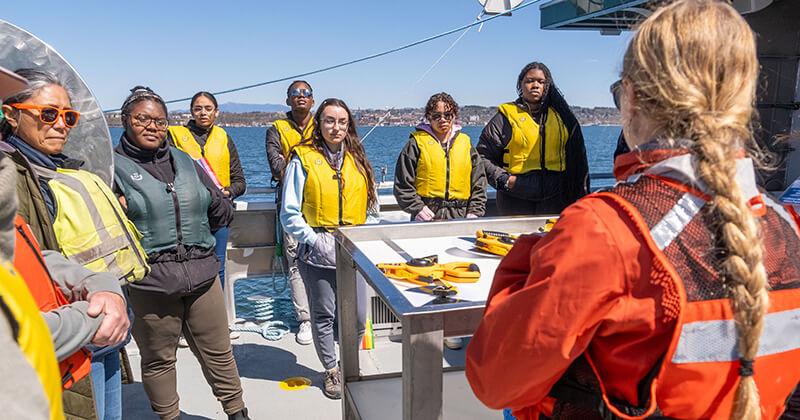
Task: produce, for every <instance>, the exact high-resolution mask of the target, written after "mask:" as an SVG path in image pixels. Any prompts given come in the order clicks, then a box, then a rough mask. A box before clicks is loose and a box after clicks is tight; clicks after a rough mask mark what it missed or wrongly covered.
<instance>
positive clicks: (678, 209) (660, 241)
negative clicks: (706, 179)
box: [650, 193, 705, 251]
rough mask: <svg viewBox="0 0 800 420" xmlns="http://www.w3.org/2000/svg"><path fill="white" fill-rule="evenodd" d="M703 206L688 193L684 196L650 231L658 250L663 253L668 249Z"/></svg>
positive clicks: (703, 202) (699, 199) (702, 202)
mask: <svg viewBox="0 0 800 420" xmlns="http://www.w3.org/2000/svg"><path fill="white" fill-rule="evenodd" d="M704 204H705V201H703V199H701V198H700V197H697V196H695V195H693V194H689V193H686V194H684V195H683V196H682V197H681V198H680V200H678V202H677V203H675V206H673V207H672V208H671V209H670V210H669V211H668V212H667V214H666V215H664V217H663V218H662V219H661V220H660V221H659V222H658V223H657V224H656V225H655V226H653V228H652V229H651V230H650V234H651V235H652V236H653V240H654V241H655V243H656V246H657V247H658V249H660V250H662V251H663V250H664V249H665V248H666V247H668V246H669V244H671V243H672V241H674V240H675V238H677V237H678V235H680V233H681V232H683V229H684V228H686V225H688V224H689V223H690V222H691V221H692V218H694V216H695V215H697V213H699V212H700V209H701V208H702V207H703V205H704Z"/></svg>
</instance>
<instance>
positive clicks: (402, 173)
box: [394, 127, 486, 220]
mask: <svg viewBox="0 0 800 420" xmlns="http://www.w3.org/2000/svg"><path fill="white" fill-rule="evenodd" d="M417 129H422V127H417ZM457 135H458V132H456V133H455V134H454V135H453V138H455V136H457ZM452 144H453V142H450V145H452ZM447 153H449V150H448V151H447ZM419 155H420V150H419V146H418V145H417V141H416V140H414V138H413V137H412V138H411V139H409V141H408V143H406V146H405V147H404V148H403V150H402V151H401V152H400V156H398V157H397V165H396V166H395V169H394V197H395V199H396V200H397V204H398V205H399V206H400V208H401V209H403V211H405V212H406V213H409V214H411V219H412V220H413V219H414V217H415V216H416V215H417V213H419V212H420V210H422V207H423V206H426V205H427V206H428V208H429V209H431V211H432V212H433V213H434V219H436V220H449V219H458V218H464V217H467V214H474V215H475V216H483V215H484V214H485V213H486V172H485V170H484V168H483V163H482V159H481V157H480V156H479V155H478V152H477V151H476V150H475V148H474V147H470V149H469V155H470V159H471V160H472V173H471V176H470V186H471V189H470V198H469V200H468V203H467V206H466V207H449V206H442V205H440V204H441V200H436V199H429V198H423V197H420V196H419V194H417V188H416V187H415V186H414V183H415V180H416V179H417V161H418V160H419Z"/></svg>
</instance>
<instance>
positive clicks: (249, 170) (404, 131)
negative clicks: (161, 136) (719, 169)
mask: <svg viewBox="0 0 800 420" xmlns="http://www.w3.org/2000/svg"><path fill="white" fill-rule="evenodd" d="M482 129H483V127H477V126H468V127H465V128H464V129H463V131H464V133H466V134H467V135H469V136H470V138H471V139H472V142H473V144H476V143H477V141H478V137H479V136H480V134H481V130H482ZM266 130H267V129H266V128H264V127H229V128H226V129H225V131H227V132H228V134H229V135H230V136H231V138H233V141H234V142H235V143H236V149H237V150H238V152H239V158H240V159H241V162H242V168H243V169H244V174H245V178H246V179H247V185H248V187H261V188H265V187H269V186H270V185H269V183H270V179H271V174H270V171H269V165H268V164H267V157H266V151H265V146H264V139H265V137H266ZM411 130H412V128H411V127H378V128H376V129H375V130H374V131H373V132H372V134H370V136H369V137H368V138H367V139H366V140H365V141H364V148H365V149H366V151H367V156H368V157H369V159H370V162H371V163H372V165H373V167H374V168H375V171H376V176H377V179H379V180H380V168H381V167H386V169H387V172H388V173H387V175H386V180H387V181H391V180H392V179H393V178H394V166H395V162H396V161H397V156H398V155H399V154H400V150H401V149H402V148H403V146H405V144H406V142H407V141H408V135H409V133H410V132H411ZM367 131H369V128H361V129H359V134H361V135H362V136H363V135H365V134H366V133H367ZM619 131H620V127H618V126H587V127H583V136H584V139H585V142H586V153H587V156H588V158H589V171H590V173H593V174H599V173H610V172H611V170H612V167H613V153H614V148H615V146H616V144H617V137H618V136H619ZM121 134H122V129H121V128H112V129H111V137H112V139H114V142H115V143H116V141H117V140H118V139H119V137H120V135H121ZM609 183H610V181H605V182H593V183H592V185H593V186H605V185H608V184H609ZM247 199H248V200H252V201H258V200H271V197H268V196H263V195H262V196H249V197H247ZM284 285H285V277H283V276H280V275H278V276H275V277H274V278H273V277H266V278H264V277H258V278H252V279H248V280H247V281H240V282H238V283H237V286H236V290H235V295H236V311H237V314H238V316H240V317H242V318H252V316H253V309H252V306H251V303H250V301H248V300H247V299H246V297H247V296H252V295H268V296H272V297H274V298H275V307H274V314H275V319H280V320H282V321H284V322H287V323H288V324H289V325H291V326H292V327H293V328H294V327H296V324H297V323H296V322H295V319H294V309H293V307H292V301H291V298H290V296H289V290H288V288H284Z"/></svg>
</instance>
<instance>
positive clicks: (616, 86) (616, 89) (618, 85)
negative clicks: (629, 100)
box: [608, 79, 622, 109]
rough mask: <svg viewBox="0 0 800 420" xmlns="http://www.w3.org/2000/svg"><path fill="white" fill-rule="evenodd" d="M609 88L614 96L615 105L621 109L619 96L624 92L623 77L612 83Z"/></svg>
mask: <svg viewBox="0 0 800 420" xmlns="http://www.w3.org/2000/svg"><path fill="white" fill-rule="evenodd" d="M608 90H609V91H610V92H611V97H612V98H614V106H615V107H617V109H619V97H620V95H621V94H622V79H619V80H617V81H616V82H614V83H612V84H611V86H610V87H609V88H608Z"/></svg>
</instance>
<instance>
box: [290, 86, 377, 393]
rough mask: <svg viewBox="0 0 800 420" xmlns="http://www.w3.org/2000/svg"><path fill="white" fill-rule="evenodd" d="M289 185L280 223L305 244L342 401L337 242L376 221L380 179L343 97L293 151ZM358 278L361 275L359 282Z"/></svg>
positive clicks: (316, 327) (312, 293)
mask: <svg viewBox="0 0 800 420" xmlns="http://www.w3.org/2000/svg"><path fill="white" fill-rule="evenodd" d="M291 156H292V158H291V160H290V161H289V165H288V166H287V167H286V174H285V177H284V183H285V184H284V187H283V204H282V208H281V223H282V224H283V227H284V228H285V229H286V232H287V233H289V234H290V235H292V236H294V238H295V239H296V240H297V242H299V243H300V246H299V249H298V264H297V265H298V268H299V269H300V275H301V276H302V278H303V281H304V282H305V283H306V291H308V296H309V303H310V304H311V317H312V324H313V328H312V331H313V333H314V344H315V345H316V348H317V355H318V356H319V359H320V361H321V362H322V366H323V368H325V372H324V379H323V383H324V386H323V392H324V393H325V395H326V396H327V397H328V398H332V399H339V398H341V397H342V386H341V377H340V373H339V367H338V366H337V360H338V359H337V357H336V346H335V344H334V341H335V338H336V335H335V327H336V250H335V244H336V241H335V239H334V237H333V234H332V233H331V231H332V230H333V229H336V228H337V227H339V226H344V225H360V224H363V223H369V222H377V220H375V219H368V216H367V213H368V210H370V209H374V208H376V207H377V201H378V199H377V191H376V189H375V175H374V174H373V172H372V166H371V165H370V164H369V161H368V160H367V155H366V153H365V152H364V148H363V147H362V146H361V141H360V140H359V138H358V134H357V132H356V126H355V121H354V120H353V114H352V113H351V112H350V109H349V108H347V105H346V104H345V103H344V102H343V101H342V100H340V99H326V100H324V101H323V102H322V104H321V105H320V107H319V109H317V112H316V114H315V115H314V132H313V134H312V136H311V139H309V140H306V141H303V142H302V143H300V144H298V145H297V146H295V147H294V148H293V149H292V151H291ZM359 279H360V277H359ZM358 282H359V283H358V285H357V289H356V291H357V300H358V305H357V306H358V307H357V314H358V323H359V333H360V334H363V332H364V322H365V319H366V300H365V299H366V283H364V280H363V279H360V280H358Z"/></svg>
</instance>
